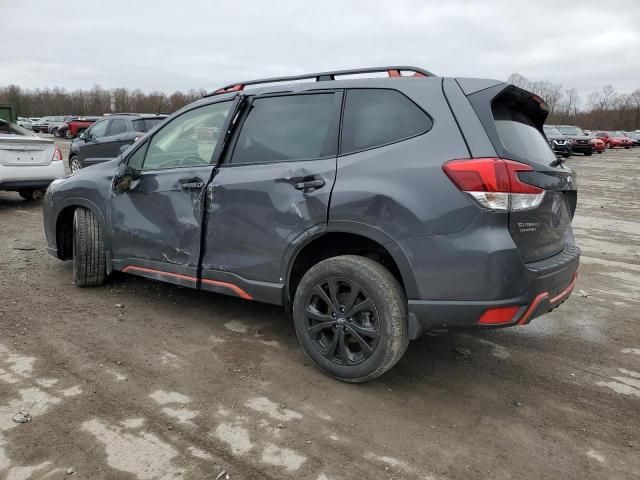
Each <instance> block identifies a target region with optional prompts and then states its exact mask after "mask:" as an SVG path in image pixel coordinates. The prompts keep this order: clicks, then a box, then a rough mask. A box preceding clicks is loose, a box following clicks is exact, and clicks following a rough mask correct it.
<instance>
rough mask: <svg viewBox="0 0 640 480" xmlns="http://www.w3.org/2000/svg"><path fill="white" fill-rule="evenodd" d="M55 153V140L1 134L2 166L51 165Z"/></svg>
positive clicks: (0, 155) (0, 154)
mask: <svg viewBox="0 0 640 480" xmlns="http://www.w3.org/2000/svg"><path fill="white" fill-rule="evenodd" d="M54 151H55V144H54V142H53V140H48V139H45V138H39V137H36V136H26V135H25V136H22V135H2V134H0V165H5V166H35V165H40V166H42V165H49V164H50V163H51V159H52V158H53V154H54Z"/></svg>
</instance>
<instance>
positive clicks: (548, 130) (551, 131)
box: [544, 127, 562, 136]
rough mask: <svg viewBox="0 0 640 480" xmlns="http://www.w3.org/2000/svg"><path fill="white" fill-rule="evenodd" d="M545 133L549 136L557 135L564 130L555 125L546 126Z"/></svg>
mask: <svg viewBox="0 0 640 480" xmlns="http://www.w3.org/2000/svg"><path fill="white" fill-rule="evenodd" d="M544 133H545V135H547V136H549V135H557V136H560V135H562V132H561V131H560V130H558V129H557V128H555V127H544Z"/></svg>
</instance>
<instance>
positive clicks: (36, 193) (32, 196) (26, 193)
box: [18, 188, 47, 202]
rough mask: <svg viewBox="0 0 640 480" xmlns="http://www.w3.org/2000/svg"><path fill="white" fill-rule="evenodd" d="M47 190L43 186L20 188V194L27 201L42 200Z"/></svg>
mask: <svg viewBox="0 0 640 480" xmlns="http://www.w3.org/2000/svg"><path fill="white" fill-rule="evenodd" d="M45 193H47V191H46V190H43V189H41V188H38V189H28V190H19V191H18V195H20V196H21V197H22V198H23V199H25V200H26V201H27V202H34V201H36V200H42V199H43V198H44V195H45Z"/></svg>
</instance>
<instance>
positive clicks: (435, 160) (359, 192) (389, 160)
mask: <svg viewBox="0 0 640 480" xmlns="http://www.w3.org/2000/svg"><path fill="white" fill-rule="evenodd" d="M397 83H398V86H397V87H396V86H395V85H394V86H393V87H386V88H395V89H397V90H399V91H401V92H402V93H404V94H405V95H406V96H408V97H409V98H410V99H412V100H413V101H414V102H415V103H416V104H417V105H418V106H420V107H421V108H422V109H423V110H424V111H425V112H427V113H428V114H429V115H430V116H431V118H432V119H433V127H432V129H431V130H430V131H428V132H426V133H424V134H422V135H419V136H417V137H414V138H411V139H408V140H404V141H400V142H397V143H394V144H391V145H387V146H383V147H379V148H374V149H371V150H366V151H363V152H358V153H353V154H349V155H342V156H339V157H338V174H337V178H336V183H335V186H334V189H333V193H332V198H331V208H330V211H329V225H330V226H331V225H332V224H345V223H353V224H358V225H360V226H361V227H365V226H366V227H368V228H369V229H372V230H376V231H379V232H380V236H381V238H387V239H388V241H399V240H401V239H404V238H408V237H415V236H423V235H446V234H449V233H453V232H457V231H459V230H461V229H462V228H464V226H465V225H467V224H468V223H469V222H470V221H471V220H472V219H473V217H474V216H475V215H476V214H477V213H478V209H477V208H476V207H475V206H473V205H472V204H471V202H470V201H469V200H467V199H466V197H464V196H463V195H461V194H460V192H459V191H458V190H457V188H456V187H455V186H454V185H453V184H452V183H451V182H450V181H449V179H448V178H447V177H446V175H445V174H444V172H443V170H442V165H443V164H444V163H445V162H446V161H448V160H452V159H456V158H464V157H467V156H468V155H469V151H468V149H467V147H466V145H465V142H464V139H463V138H462V135H461V134H460V131H459V129H458V126H457V124H456V122H455V119H454V118H453V116H452V113H451V109H450V108H449V106H448V104H447V101H446V99H445V98H444V96H443V93H442V79H439V78H437V79H428V80H414V79H406V80H398V81H397ZM387 85H388V84H387Z"/></svg>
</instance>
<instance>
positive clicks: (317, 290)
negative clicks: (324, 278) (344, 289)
mask: <svg viewBox="0 0 640 480" xmlns="http://www.w3.org/2000/svg"><path fill="white" fill-rule="evenodd" d="M313 294H315V295H317V296H318V297H320V299H321V300H322V301H323V302H324V303H326V304H327V307H328V309H329V312H335V311H336V307H335V305H334V303H333V302H332V301H331V299H330V298H329V296H328V295H327V292H325V291H324V290H323V288H322V287H321V286H320V285H316V286H315V288H314V289H313Z"/></svg>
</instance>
